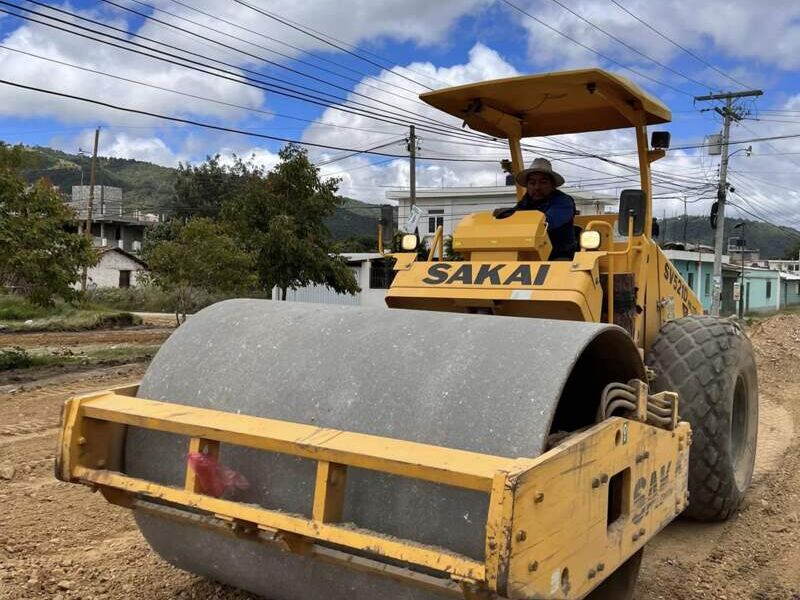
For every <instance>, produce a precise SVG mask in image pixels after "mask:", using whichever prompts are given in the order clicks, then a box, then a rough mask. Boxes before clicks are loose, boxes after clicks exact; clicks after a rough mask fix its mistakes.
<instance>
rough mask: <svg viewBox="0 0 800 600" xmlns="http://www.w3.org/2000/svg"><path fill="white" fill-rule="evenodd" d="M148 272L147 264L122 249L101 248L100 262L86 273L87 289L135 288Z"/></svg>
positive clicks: (78, 285)
mask: <svg viewBox="0 0 800 600" xmlns="http://www.w3.org/2000/svg"><path fill="white" fill-rule="evenodd" d="M146 272H147V264H145V262H144V261H143V260H141V259H140V258H138V257H137V256H135V255H133V254H130V253H129V252H126V251H125V250H122V249H121V248H100V261H99V262H98V263H97V264H96V265H95V266H93V267H91V268H90V269H89V270H88V271H87V272H86V288H87V289H89V290H93V289H96V288H109V287H112V288H127V287H134V286H136V285H137V284H138V283H139V280H140V278H141V277H142V275H143V274H144V273H146ZM80 285H81V284H80V282H76V283H75V284H73V286H74V287H76V288H78V287H80Z"/></svg>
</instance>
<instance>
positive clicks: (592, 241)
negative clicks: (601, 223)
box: [581, 231, 602, 250]
mask: <svg viewBox="0 0 800 600" xmlns="http://www.w3.org/2000/svg"><path fill="white" fill-rule="evenodd" d="M601 242H602V239H601V238H600V232H599V231H582V232H581V249H583V250H597V249H598V248H599V247H600V243H601Z"/></svg>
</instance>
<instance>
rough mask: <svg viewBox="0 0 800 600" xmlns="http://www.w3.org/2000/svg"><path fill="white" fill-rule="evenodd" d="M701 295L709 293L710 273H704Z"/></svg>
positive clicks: (708, 294)
mask: <svg viewBox="0 0 800 600" xmlns="http://www.w3.org/2000/svg"><path fill="white" fill-rule="evenodd" d="M703 295H704V296H710V295H711V273H706V278H705V283H703Z"/></svg>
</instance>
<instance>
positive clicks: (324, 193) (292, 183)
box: [223, 145, 359, 300]
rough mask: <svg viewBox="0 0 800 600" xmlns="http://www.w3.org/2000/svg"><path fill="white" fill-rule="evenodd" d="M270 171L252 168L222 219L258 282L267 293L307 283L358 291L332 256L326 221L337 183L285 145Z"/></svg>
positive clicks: (351, 277)
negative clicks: (241, 247)
mask: <svg viewBox="0 0 800 600" xmlns="http://www.w3.org/2000/svg"><path fill="white" fill-rule="evenodd" d="M279 156H280V159H281V162H280V163H279V164H278V165H277V166H276V167H275V168H274V169H273V170H272V171H270V172H269V173H266V174H265V173H263V172H262V171H260V170H258V169H254V170H251V171H250V172H249V174H248V176H247V178H246V183H245V184H244V185H243V186H242V187H241V189H240V190H238V191H237V193H236V194H235V195H233V196H232V197H230V198H229V200H228V201H227V202H226V203H225V206H224V209H223V217H224V218H225V220H226V221H227V222H228V223H230V224H231V226H232V227H233V229H234V230H235V231H236V234H237V236H238V238H239V239H240V240H241V243H242V244H243V245H244V247H245V248H246V249H247V251H248V252H250V253H251V254H252V256H253V258H254V260H255V268H256V272H257V273H258V278H259V281H260V283H261V285H262V286H263V287H264V289H265V290H266V291H267V292H268V293H270V290H272V289H273V288H274V287H277V288H279V289H280V290H281V292H282V293H281V297H282V299H284V300H285V299H286V290H287V289H289V288H292V289H295V288H298V287H301V286H304V285H308V284H312V283H313V284H321V285H326V286H328V287H330V288H332V289H334V290H336V291H337V292H339V293H350V294H354V293H356V292H358V291H359V287H358V285H357V284H356V280H355V276H354V275H353V273H352V271H351V270H350V269H349V268H348V267H347V265H346V264H345V262H344V260H342V259H341V258H340V257H337V256H335V253H334V247H333V244H332V242H331V240H330V233H329V232H328V229H327V227H326V226H325V223H324V220H325V218H326V217H328V216H330V215H332V214H333V212H334V211H335V210H336V207H337V206H339V205H340V204H341V202H342V200H341V198H340V197H339V196H337V195H336V190H337V185H338V181H337V180H334V179H329V180H327V181H324V182H323V181H320V178H319V170H318V169H317V168H316V167H315V166H314V165H313V164H312V163H311V162H310V161H309V160H308V155H307V153H306V151H305V150H303V149H301V148H299V147H298V146H295V145H288V146H286V147H285V148H283V149H282V150H281V151H280V153H279Z"/></svg>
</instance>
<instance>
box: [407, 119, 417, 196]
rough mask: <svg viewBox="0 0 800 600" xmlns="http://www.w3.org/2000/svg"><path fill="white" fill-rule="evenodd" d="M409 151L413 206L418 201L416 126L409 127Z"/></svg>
mask: <svg viewBox="0 0 800 600" xmlns="http://www.w3.org/2000/svg"><path fill="white" fill-rule="evenodd" d="M407 141H408V153H409V156H410V157H411V164H410V175H411V206H414V205H415V204H416V203H417V135H416V133H415V129H414V126H413V125H411V126H410V127H409V134H408V140H407Z"/></svg>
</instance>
